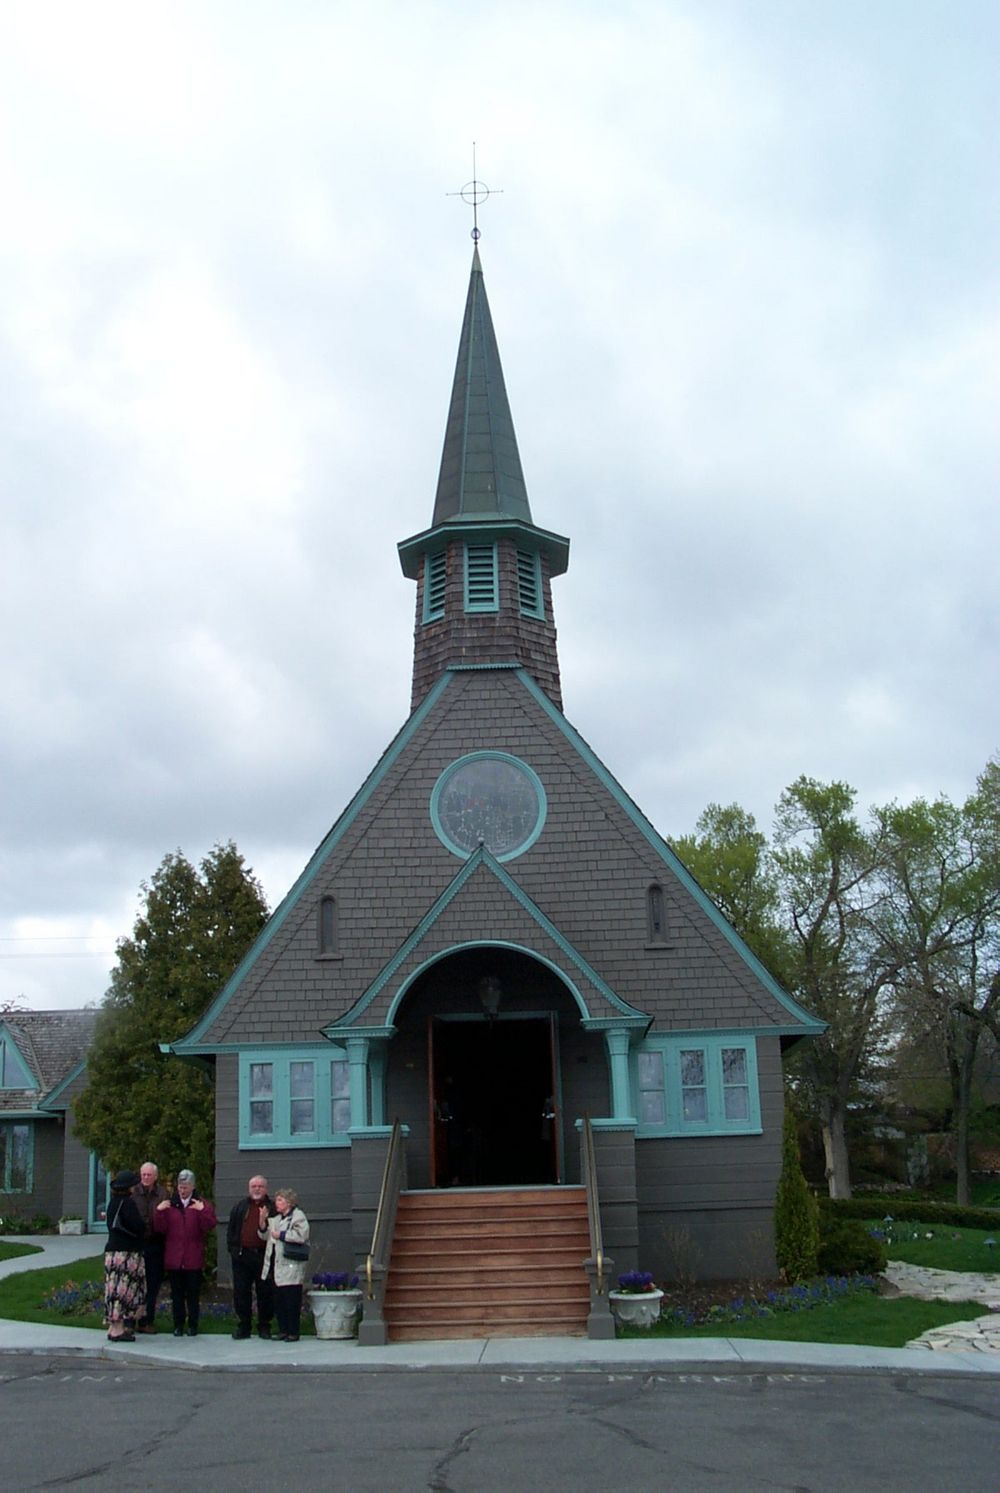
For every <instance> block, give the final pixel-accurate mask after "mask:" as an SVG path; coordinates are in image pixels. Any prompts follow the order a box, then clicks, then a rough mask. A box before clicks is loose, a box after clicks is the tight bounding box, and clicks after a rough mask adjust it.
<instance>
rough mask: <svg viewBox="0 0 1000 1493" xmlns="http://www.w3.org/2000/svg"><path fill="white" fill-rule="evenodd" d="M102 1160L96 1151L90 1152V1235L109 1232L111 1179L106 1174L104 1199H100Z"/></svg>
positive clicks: (88, 1222)
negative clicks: (99, 1185) (99, 1186)
mask: <svg viewBox="0 0 1000 1493" xmlns="http://www.w3.org/2000/svg"><path fill="white" fill-rule="evenodd" d="M99 1167H100V1158H99V1157H98V1155H97V1152H96V1151H90V1152H88V1165H87V1213H88V1218H87V1232H88V1233H89V1234H106V1233H107V1232H108V1220H107V1217H106V1216H105V1217H102V1216H101V1215H102V1213H103V1214H105V1215H106V1214H107V1208H108V1200H109V1198H110V1197H111V1178H110V1177H109V1176H108V1175H107V1173H105V1177H104V1187H103V1189H102V1190H103V1193H104V1196H103V1197H98V1195H97V1194H98V1183H97V1176H98V1169H99Z"/></svg>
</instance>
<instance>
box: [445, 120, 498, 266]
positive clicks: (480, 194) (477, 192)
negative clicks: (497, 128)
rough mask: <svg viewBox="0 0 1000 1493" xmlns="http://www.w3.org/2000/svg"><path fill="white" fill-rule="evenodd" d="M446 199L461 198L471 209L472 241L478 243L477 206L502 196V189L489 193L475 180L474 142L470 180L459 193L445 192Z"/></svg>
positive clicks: (484, 185) (482, 183)
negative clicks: (491, 198)
mask: <svg viewBox="0 0 1000 1493" xmlns="http://www.w3.org/2000/svg"><path fill="white" fill-rule="evenodd" d="M445 195H446V196H447V197H461V199H462V201H463V202H465V203H467V204H468V206H469V207H471V208H472V241H473V243H475V244H478V242H479V237H480V235H479V204H480V203H481V202H485V201H486V199H487V197H497V196H501V197H502V196H503V188H502V187H501V188H500V189H499V190H495V191H492V192H491V191H490V189H489V187H488V186H487V185H486V183H485V182H484V181H477V180H476V142H475V140H473V142H472V180H471V181H467V182H466V183H465V186H464V187H463V188H462V190H461V191H460V192H447V193H446V194H445Z"/></svg>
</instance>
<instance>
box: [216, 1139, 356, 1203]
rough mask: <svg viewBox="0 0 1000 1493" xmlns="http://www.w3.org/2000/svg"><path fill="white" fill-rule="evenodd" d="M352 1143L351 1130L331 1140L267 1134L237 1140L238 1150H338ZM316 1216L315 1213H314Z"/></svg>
mask: <svg viewBox="0 0 1000 1493" xmlns="http://www.w3.org/2000/svg"><path fill="white" fill-rule="evenodd" d="M350 1144H351V1137H350V1132H349V1131H345V1132H344V1133H343V1134H342V1135H335V1136H332V1137H331V1138H330V1140H309V1139H308V1138H307V1137H304V1136H303V1137H300V1136H296V1137H295V1139H294V1140H269V1139H268V1137H267V1136H266V1135H264V1136H262V1135H255V1136H254V1138H253V1140H244V1139H243V1137H242V1136H240V1139H239V1140H238V1141H237V1144H236V1149H237V1151H336V1150H343V1149H345V1148H348V1147H349V1146H350ZM312 1216H313V1218H315V1216H316V1215H315V1214H313V1215H312Z"/></svg>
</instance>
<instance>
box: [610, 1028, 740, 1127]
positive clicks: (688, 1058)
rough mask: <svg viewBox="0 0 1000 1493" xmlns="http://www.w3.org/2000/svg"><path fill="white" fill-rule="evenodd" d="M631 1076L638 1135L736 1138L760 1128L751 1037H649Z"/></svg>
mask: <svg viewBox="0 0 1000 1493" xmlns="http://www.w3.org/2000/svg"><path fill="white" fill-rule="evenodd" d="M633 1076H634V1082H635V1090H636V1108H637V1109H638V1115H637V1119H638V1121H639V1131H640V1134H641V1133H645V1134H647V1135H651V1134H659V1135H727V1134H736V1135H738V1134H740V1133H744V1134H749V1133H755V1132H759V1130H760V1128H761V1126H760V1097H759V1094H758V1089H757V1048H756V1043H755V1041H754V1039H753V1037H752V1036H746V1037H743V1036H742V1035H740V1036H739V1037H733V1036H730V1035H726V1036H714V1035H713V1036H704V1037H702V1036H698V1037H666V1036H657V1035H653V1036H650V1037H648V1038H647V1039H646V1041H645V1042H644V1043H643V1045H642V1047H640V1048H639V1050H638V1051H637V1053H636V1055H635V1060H634V1066H633Z"/></svg>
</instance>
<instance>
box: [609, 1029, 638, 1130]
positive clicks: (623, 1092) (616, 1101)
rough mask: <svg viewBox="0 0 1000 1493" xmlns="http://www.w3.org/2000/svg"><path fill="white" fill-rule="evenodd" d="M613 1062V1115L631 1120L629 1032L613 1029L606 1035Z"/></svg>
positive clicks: (613, 1116)
mask: <svg viewBox="0 0 1000 1493" xmlns="http://www.w3.org/2000/svg"><path fill="white" fill-rule="evenodd" d="M604 1040H605V1042H606V1043H607V1044H608V1057H609V1059H610V1062H611V1115H612V1118H613V1119H615V1120H630V1119H631V1118H632V1115H633V1110H632V1083H631V1078H630V1075H629V1067H628V1045H629V1034H628V1031H627V1030H626V1031H623V1030H622V1029H621V1028H620V1027H619V1028H617V1029H616V1028H612V1029H611V1030H610V1031H606V1032H605V1033H604Z"/></svg>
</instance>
